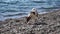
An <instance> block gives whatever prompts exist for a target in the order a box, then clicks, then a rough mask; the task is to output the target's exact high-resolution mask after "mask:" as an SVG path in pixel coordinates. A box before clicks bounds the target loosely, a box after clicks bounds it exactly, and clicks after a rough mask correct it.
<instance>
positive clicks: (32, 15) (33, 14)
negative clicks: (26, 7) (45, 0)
mask: <svg viewBox="0 0 60 34" xmlns="http://www.w3.org/2000/svg"><path fill="white" fill-rule="evenodd" d="M37 17H38V12H37V10H36V9H35V8H33V9H32V10H31V12H30V13H29V14H28V17H27V22H28V21H29V20H30V19H34V20H35V19H36V18H37Z"/></svg>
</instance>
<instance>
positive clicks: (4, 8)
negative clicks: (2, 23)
mask: <svg viewBox="0 0 60 34" xmlns="http://www.w3.org/2000/svg"><path fill="white" fill-rule="evenodd" d="M32 8H37V10H38V12H39V13H41V14H43V13H46V12H49V11H53V10H58V9H60V0H0V20H4V19H7V18H20V17H23V16H26V15H28V13H29V12H30V11H31V9H32Z"/></svg>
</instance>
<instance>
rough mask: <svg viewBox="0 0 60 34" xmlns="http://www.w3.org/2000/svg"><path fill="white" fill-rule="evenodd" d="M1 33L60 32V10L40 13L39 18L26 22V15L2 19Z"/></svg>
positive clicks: (37, 33)
mask: <svg viewBox="0 0 60 34" xmlns="http://www.w3.org/2000/svg"><path fill="white" fill-rule="evenodd" d="M0 33H1V34H60V10H57V11H52V12H49V13H45V14H39V15H38V20H36V21H35V22H34V21H33V20H31V21H29V24H27V22H26V17H22V18H17V19H6V20H5V21H0Z"/></svg>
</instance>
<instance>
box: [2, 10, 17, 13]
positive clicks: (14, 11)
mask: <svg viewBox="0 0 60 34" xmlns="http://www.w3.org/2000/svg"><path fill="white" fill-rule="evenodd" d="M5 12H18V11H16V10H6V11H3V12H2V13H5Z"/></svg>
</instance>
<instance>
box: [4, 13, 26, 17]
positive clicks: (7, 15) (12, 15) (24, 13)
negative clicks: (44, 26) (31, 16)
mask: <svg viewBox="0 0 60 34" xmlns="http://www.w3.org/2000/svg"><path fill="white" fill-rule="evenodd" d="M18 15H20V16H21V15H27V13H18V14H10V15H4V17H11V16H18Z"/></svg>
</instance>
